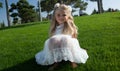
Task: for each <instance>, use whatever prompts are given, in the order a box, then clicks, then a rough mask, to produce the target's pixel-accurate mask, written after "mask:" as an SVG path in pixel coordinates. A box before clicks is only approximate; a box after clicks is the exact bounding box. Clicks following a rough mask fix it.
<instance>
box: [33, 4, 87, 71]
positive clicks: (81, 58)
mask: <svg viewBox="0 0 120 71" xmlns="http://www.w3.org/2000/svg"><path fill="white" fill-rule="evenodd" d="M71 11H72V9H71V7H70V6H67V5H65V4H59V3H57V4H56V5H55V8H54V12H53V17H52V23H51V26H50V38H49V39H47V40H46V42H45V45H44V49H43V50H42V51H41V52H38V53H37V54H36V55H35V58H36V62H37V63H38V64H40V65H51V64H53V66H52V67H50V68H49V69H54V68H55V67H56V66H57V64H58V62H61V61H63V60H64V61H70V62H71V65H72V67H73V68H75V67H77V64H76V63H85V62H86V60H87V59H88V55H87V52H86V50H84V49H82V48H80V45H79V42H78V40H77V34H78V33H77V27H76V25H75V24H74V21H73V17H72V15H71Z"/></svg>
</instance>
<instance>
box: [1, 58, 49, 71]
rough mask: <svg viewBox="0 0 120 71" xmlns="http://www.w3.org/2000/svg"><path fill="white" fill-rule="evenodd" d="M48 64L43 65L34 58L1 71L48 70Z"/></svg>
mask: <svg viewBox="0 0 120 71" xmlns="http://www.w3.org/2000/svg"><path fill="white" fill-rule="evenodd" d="M47 70H48V66H41V65H38V64H36V62H35V59H34V58H32V59H30V60H28V61H25V62H23V63H20V64H18V65H16V66H13V67H10V68H6V69H3V70H1V71H47Z"/></svg>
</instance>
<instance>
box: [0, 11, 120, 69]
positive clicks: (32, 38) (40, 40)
mask: <svg viewBox="0 0 120 71" xmlns="http://www.w3.org/2000/svg"><path fill="white" fill-rule="evenodd" d="M39 23H41V24H39ZM42 23H44V24H42ZM45 23H47V24H45ZM75 23H76V25H77V26H78V28H79V30H78V31H79V35H78V40H79V41H80V45H81V47H82V48H84V49H86V50H87V52H88V55H89V59H88V60H87V62H86V63H85V64H79V65H78V67H77V68H75V69H72V68H71V66H70V64H69V63H67V62H65V63H64V62H63V63H61V64H60V67H59V68H57V71H120V68H119V67H120V58H119V56H120V53H119V51H120V33H119V32H120V13H119V12H112V13H105V14H100V15H91V16H83V17H75ZM48 29H49V22H37V23H35V24H34V23H33V24H28V25H20V26H16V27H12V28H4V29H1V30H0V71H47V69H48V66H40V65H37V64H36V62H35V59H34V55H35V54H36V53H37V52H39V51H41V50H42V49H43V46H44V42H45V40H46V39H47V38H48Z"/></svg>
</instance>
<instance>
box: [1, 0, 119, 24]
mask: <svg viewBox="0 0 120 71" xmlns="http://www.w3.org/2000/svg"><path fill="white" fill-rule="evenodd" d="M4 1H5V0H0V2H2V3H3V8H0V23H1V22H3V21H4V23H5V25H7V18H6V9H5V3H4ZM17 1H18V0H8V5H9V7H10V5H11V3H16V2H17ZM27 1H28V2H29V3H30V4H31V5H34V6H35V7H37V0H27ZM85 1H86V2H88V6H87V9H86V11H84V12H85V13H87V14H88V15H90V14H91V13H92V11H93V10H94V9H96V10H98V9H97V3H96V2H91V1H89V0H85ZM108 8H113V9H119V10H120V0H103V9H104V10H107V9H108ZM77 14H78V11H76V12H74V13H73V15H77ZM42 16H43V17H45V16H46V13H45V12H42Z"/></svg>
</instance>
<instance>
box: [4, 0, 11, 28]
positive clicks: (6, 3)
mask: <svg viewBox="0 0 120 71" xmlns="http://www.w3.org/2000/svg"><path fill="white" fill-rule="evenodd" d="M5 5H6V15H7V21H8V27H10V17H9V11H8V0H5Z"/></svg>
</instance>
